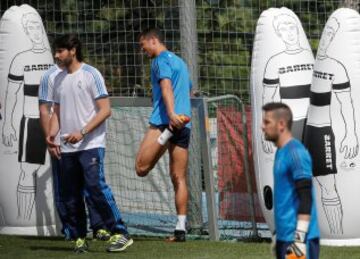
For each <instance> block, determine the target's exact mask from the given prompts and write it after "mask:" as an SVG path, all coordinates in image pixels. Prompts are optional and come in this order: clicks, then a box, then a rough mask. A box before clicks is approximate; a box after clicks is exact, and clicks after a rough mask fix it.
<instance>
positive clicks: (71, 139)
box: [64, 131, 84, 144]
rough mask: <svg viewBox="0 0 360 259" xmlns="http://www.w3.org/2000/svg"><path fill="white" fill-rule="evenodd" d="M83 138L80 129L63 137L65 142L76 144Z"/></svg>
mask: <svg viewBox="0 0 360 259" xmlns="http://www.w3.org/2000/svg"><path fill="white" fill-rule="evenodd" d="M83 138H84V136H83V134H81V132H80V131H78V132H73V133H71V134H69V135H67V136H65V137H64V141H65V143H70V144H76V143H78V142H79V141H81V140H82V139H83Z"/></svg>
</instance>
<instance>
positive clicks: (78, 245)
mask: <svg viewBox="0 0 360 259" xmlns="http://www.w3.org/2000/svg"><path fill="white" fill-rule="evenodd" d="M88 250H89V246H88V244H87V242H86V240H85V238H78V239H76V241H75V247H74V252H75V253H77V254H82V253H87V252H88Z"/></svg>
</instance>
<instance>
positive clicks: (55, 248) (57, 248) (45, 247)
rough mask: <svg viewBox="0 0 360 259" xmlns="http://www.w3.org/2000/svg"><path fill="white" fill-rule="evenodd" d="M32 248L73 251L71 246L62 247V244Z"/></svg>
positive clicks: (36, 249)
mask: <svg viewBox="0 0 360 259" xmlns="http://www.w3.org/2000/svg"><path fill="white" fill-rule="evenodd" d="M29 248H30V250H33V251H39V250H44V251H69V252H72V251H73V249H72V248H71V247H61V246H30V247H29Z"/></svg>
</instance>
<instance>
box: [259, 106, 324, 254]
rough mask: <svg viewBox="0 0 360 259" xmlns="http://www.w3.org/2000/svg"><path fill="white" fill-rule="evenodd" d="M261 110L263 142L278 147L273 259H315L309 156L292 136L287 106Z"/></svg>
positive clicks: (315, 226)
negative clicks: (274, 254) (275, 258)
mask: <svg viewBox="0 0 360 259" xmlns="http://www.w3.org/2000/svg"><path fill="white" fill-rule="evenodd" d="M262 109H263V113H264V114H263V123H262V130H263V132H264V136H265V139H266V140H268V141H272V142H273V143H274V144H275V145H276V147H277V148H278V149H277V151H276V154H275V162H274V214H275V215H274V216H275V228H276V246H275V251H276V257H277V258H278V259H284V258H308V259H317V258H319V236H320V234H319V228H318V223H317V215H316V206H315V195H314V190H313V186H312V164H311V157H310V155H309V152H308V151H307V150H306V148H305V147H304V146H303V145H302V144H301V142H300V141H298V140H297V139H295V138H293V136H292V133H291V126H292V113H291V110H290V108H289V107H288V106H287V105H286V104H284V103H273V102H271V103H267V104H266V105H264V106H263V108H262ZM291 256H292V257H291Z"/></svg>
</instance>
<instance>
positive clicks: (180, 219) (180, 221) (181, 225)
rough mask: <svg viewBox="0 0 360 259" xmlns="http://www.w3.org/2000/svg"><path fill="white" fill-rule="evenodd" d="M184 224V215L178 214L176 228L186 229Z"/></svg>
mask: <svg viewBox="0 0 360 259" xmlns="http://www.w3.org/2000/svg"><path fill="white" fill-rule="evenodd" d="M185 224H186V215H178V220H177V223H176V227H175V229H176V230H184V231H185V230H186V229H185Z"/></svg>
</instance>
